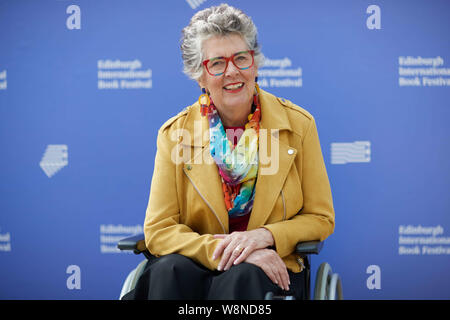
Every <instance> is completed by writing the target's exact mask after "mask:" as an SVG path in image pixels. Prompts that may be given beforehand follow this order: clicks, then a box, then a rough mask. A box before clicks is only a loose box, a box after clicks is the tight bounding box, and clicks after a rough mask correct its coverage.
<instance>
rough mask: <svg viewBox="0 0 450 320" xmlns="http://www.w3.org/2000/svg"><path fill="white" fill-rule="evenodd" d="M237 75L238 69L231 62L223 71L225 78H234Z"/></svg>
mask: <svg viewBox="0 0 450 320" xmlns="http://www.w3.org/2000/svg"><path fill="white" fill-rule="evenodd" d="M238 73H239V69H238V68H237V67H236V66H235V65H234V63H232V62H231V61H230V62H229V63H228V67H227V70H225V76H234V75H236V74H238Z"/></svg>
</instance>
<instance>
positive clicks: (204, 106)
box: [198, 88, 211, 116]
mask: <svg viewBox="0 0 450 320" xmlns="http://www.w3.org/2000/svg"><path fill="white" fill-rule="evenodd" d="M198 103H199V104H200V112H201V114H202V116H206V113H207V112H208V108H209V105H210V103H211V99H210V98H209V95H208V94H207V93H206V89H205V88H202V94H201V95H200V97H198Z"/></svg>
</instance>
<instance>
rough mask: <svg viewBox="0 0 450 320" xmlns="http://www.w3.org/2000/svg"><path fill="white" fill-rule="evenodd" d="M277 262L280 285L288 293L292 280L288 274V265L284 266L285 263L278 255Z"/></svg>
mask: <svg viewBox="0 0 450 320" xmlns="http://www.w3.org/2000/svg"><path fill="white" fill-rule="evenodd" d="M276 260H277V263H276V266H277V272H278V275H279V277H280V284H281V286H282V288H283V289H284V290H286V291H288V290H289V284H290V283H289V282H290V280H289V274H288V272H287V268H286V265H285V264H284V262H283V260H282V259H281V258H280V256H278V254H277V256H276Z"/></svg>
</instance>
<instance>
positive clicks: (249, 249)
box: [233, 246, 254, 265]
mask: <svg viewBox="0 0 450 320" xmlns="http://www.w3.org/2000/svg"><path fill="white" fill-rule="evenodd" d="M253 251H254V248H252V246H248V247H246V248H245V249H244V250H242V253H241V254H240V255H239V256H238V257H237V258H236V260H234V262H233V264H234V265H237V264H239V263H241V262H243V261H245V259H247V257H248V256H249V255H250V254H251V253H252V252H253Z"/></svg>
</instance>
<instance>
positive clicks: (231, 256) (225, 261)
mask: <svg viewBox="0 0 450 320" xmlns="http://www.w3.org/2000/svg"><path fill="white" fill-rule="evenodd" d="M214 238H216V239H222V241H221V242H220V243H219V244H218V245H217V247H216V250H214V253H213V260H215V259H217V258H218V257H220V256H222V258H221V259H220V262H219V266H218V267H217V270H219V271H222V270H228V269H230V268H231V266H232V265H233V264H235V265H236V264H239V263H241V262H242V261H244V260H245V259H246V258H247V257H248V256H249V255H250V254H251V253H252V252H253V251H255V250H258V249H263V248H267V247H270V246H272V245H273V244H274V239H273V236H272V233H271V232H270V231H269V230H267V229H265V228H259V229H255V230H251V231H242V232H233V233H231V234H215V235H214Z"/></svg>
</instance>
